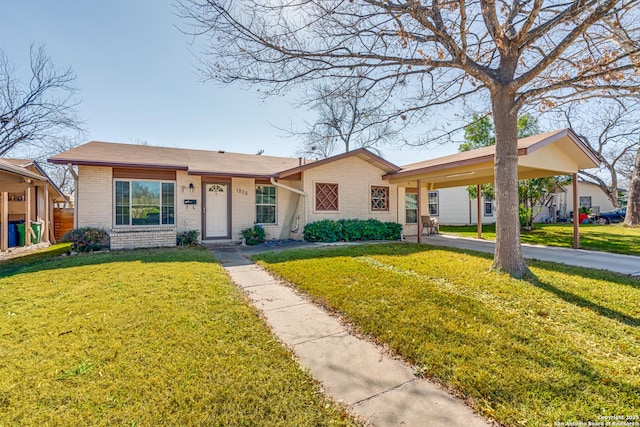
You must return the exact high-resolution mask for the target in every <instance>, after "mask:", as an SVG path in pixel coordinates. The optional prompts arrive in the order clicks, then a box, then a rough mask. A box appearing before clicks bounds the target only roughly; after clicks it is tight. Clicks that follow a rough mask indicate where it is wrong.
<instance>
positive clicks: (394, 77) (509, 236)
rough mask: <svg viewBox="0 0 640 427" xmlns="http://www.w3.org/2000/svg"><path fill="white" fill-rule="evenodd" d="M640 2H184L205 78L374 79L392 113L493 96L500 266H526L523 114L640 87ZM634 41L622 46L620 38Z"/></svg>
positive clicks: (274, 81) (411, 115)
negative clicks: (639, 60)
mask: <svg viewBox="0 0 640 427" xmlns="http://www.w3.org/2000/svg"><path fill="white" fill-rule="evenodd" d="M639 2H640V0H602V1H595V0H586V1H585V0H569V1H566V2H559V1H557V0H512V1H510V2H495V1H494V0H472V1H465V0H449V1H447V0H433V1H422V0H353V1H344V0H293V1H280V0H274V1H267V0H263V1H260V0H207V1H202V0H179V11H180V13H181V14H182V15H183V16H184V17H185V18H186V19H188V20H189V22H190V23H191V24H192V25H193V30H192V31H191V34H195V35H197V36H198V37H202V38H205V39H206V43H208V44H207V46H206V48H205V50H206V53H207V55H206V56H205V60H204V62H203V64H202V68H203V71H204V74H205V77H207V78H210V79H214V80H217V81H220V82H225V83H232V82H237V81H240V82H246V83H249V84H258V85H261V86H263V87H266V88H267V92H268V93H278V92H280V91H282V90H286V89H288V88H290V87H291V86H293V85H295V84H305V83H308V82H311V81H314V80H315V81H317V80H322V79H331V80H334V81H338V82H340V81H353V80H354V79H362V78H365V79H366V81H367V82H368V88H367V90H368V91H369V92H374V91H375V92H376V93H377V94H378V96H380V97H382V98H385V99H387V98H388V99H389V103H394V106H395V108H388V109H387V111H393V113H391V117H390V118H393V117H401V116H406V117H407V118H408V119H409V120H418V119H423V118H424V117H425V114H426V113H428V112H435V111H434V109H435V110H437V111H441V110H442V109H443V108H447V109H452V108H457V107H458V106H460V105H461V103H462V102H472V100H474V99H477V100H479V101H480V102H484V101H487V100H488V101H489V103H490V105H491V111H492V113H493V118H494V126H495V137H496V155H495V177H496V178H495V185H496V207H497V209H496V222H497V226H496V249H495V256H494V263H493V267H494V268H496V269H499V270H504V271H506V272H508V273H510V274H512V275H513V276H516V277H521V276H523V275H524V274H526V273H527V272H528V269H527V267H526V264H525V262H524V259H523V257H522V252H521V247H520V227H519V219H518V185H517V181H518V164H517V163H518V150H517V135H518V128H517V120H518V115H519V112H520V110H521V109H522V108H523V107H524V106H525V105H533V106H538V107H539V108H549V107H553V106H555V105H556V104H558V103H565V102H570V101H572V100H575V99H584V98H586V97H588V96H591V95H601V96H614V95H615V96H618V95H627V94H632V93H635V92H637V88H638V86H637V83H638V81H639V80H640V74H639V73H638V72H637V69H636V67H635V66H634V63H633V61H632V60H631V59H632V57H633V55H635V54H637V52H638V51H639V47H638V46H637V45H636V44H634V43H627V42H626V41H625V40H621V38H620V36H619V34H620V33H622V34H623V35H624V36H625V37H628V38H629V40H633V41H635V40H638V39H640V26H638V25H637V22H638V18H639V13H638V12H639V10H638V8H639ZM623 44H624V46H622V45H623Z"/></svg>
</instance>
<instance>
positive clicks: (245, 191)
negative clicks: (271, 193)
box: [236, 188, 249, 196]
mask: <svg viewBox="0 0 640 427" xmlns="http://www.w3.org/2000/svg"><path fill="white" fill-rule="evenodd" d="M236 192H237V193H239V194H242V195H243V196H248V195H249V191H248V190H245V189H244V188H236Z"/></svg>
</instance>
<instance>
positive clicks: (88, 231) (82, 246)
mask: <svg viewBox="0 0 640 427" xmlns="http://www.w3.org/2000/svg"><path fill="white" fill-rule="evenodd" d="M61 240H62V241H63V242H71V249H72V250H74V251H76V252H93V251H102V250H105V249H109V234H107V232H106V230H104V229H102V228H95V227H82V228H75V229H73V230H71V231H67V232H66V233H65V234H64V235H63V236H62V239H61Z"/></svg>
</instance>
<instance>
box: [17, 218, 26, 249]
mask: <svg viewBox="0 0 640 427" xmlns="http://www.w3.org/2000/svg"><path fill="white" fill-rule="evenodd" d="M16 229H17V230H18V246H24V222H21V223H18V224H16Z"/></svg>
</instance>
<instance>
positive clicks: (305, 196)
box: [269, 177, 307, 232]
mask: <svg viewBox="0 0 640 427" xmlns="http://www.w3.org/2000/svg"><path fill="white" fill-rule="evenodd" d="M269 182H271V184H272V185H274V186H276V187H280V188H282V189H284V190H287V191H291V192H292V193H296V194H298V195H299V196H302V197H304V198H305V203H304V204H303V208H304V214H303V215H304V223H305V225H306V224H307V203H306V198H307V193H305V192H304V191H302V190H298V189H297V188H293V187H289V186H288V185H284V184H280V183H279V182H278V181H276V179H275V178H274V177H271V178H269ZM298 200H300V198H299V197H298ZM295 210H296V211H297V210H298V202H296V208H295ZM294 218H295V214H294V216H292V217H291V222H290V223H289V231H290V232H297V231H298V229H299V228H300V222H299V217H298V225H297V226H296V230H295V231H293V230H291V226H292V225H293V220H294Z"/></svg>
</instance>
